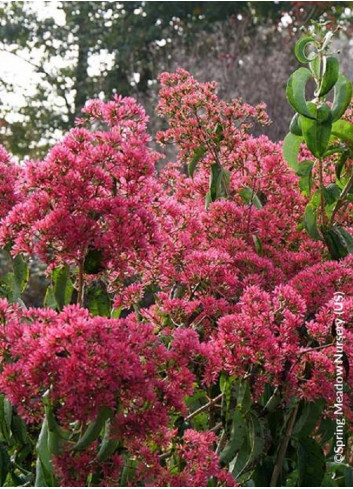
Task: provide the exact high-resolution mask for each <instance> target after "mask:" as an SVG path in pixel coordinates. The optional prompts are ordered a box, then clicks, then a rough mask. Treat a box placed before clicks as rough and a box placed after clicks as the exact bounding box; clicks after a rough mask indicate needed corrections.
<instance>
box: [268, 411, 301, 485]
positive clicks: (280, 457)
mask: <svg viewBox="0 0 353 489" xmlns="http://www.w3.org/2000/svg"><path fill="white" fill-rule="evenodd" d="M298 409H299V404H297V405H296V407H295V408H294V410H293V412H292V415H291V417H290V418H289V421H288V425H287V430H286V434H285V435H284V437H283V439H282V442H281V445H280V447H279V450H278V455H277V460H276V464H275V467H274V469H273V473H272V477H271V482H270V487H277V482H278V477H279V475H280V473H281V470H282V466H283V462H284V458H285V456H286V452H287V448H288V443H289V440H290V438H291V436H292V431H293V427H294V423H295V419H296V417H297V414H298Z"/></svg>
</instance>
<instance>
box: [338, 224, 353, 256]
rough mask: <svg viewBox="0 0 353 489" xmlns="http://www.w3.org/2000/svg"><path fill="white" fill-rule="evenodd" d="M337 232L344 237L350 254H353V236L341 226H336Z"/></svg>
mask: <svg viewBox="0 0 353 489" xmlns="http://www.w3.org/2000/svg"><path fill="white" fill-rule="evenodd" d="M336 229H337V231H338V232H339V234H340V235H341V236H342V239H343V241H344V243H345V248H346V250H347V253H348V254H351V253H353V236H352V235H351V234H350V233H348V231H346V230H345V229H343V228H342V227H340V226H336Z"/></svg>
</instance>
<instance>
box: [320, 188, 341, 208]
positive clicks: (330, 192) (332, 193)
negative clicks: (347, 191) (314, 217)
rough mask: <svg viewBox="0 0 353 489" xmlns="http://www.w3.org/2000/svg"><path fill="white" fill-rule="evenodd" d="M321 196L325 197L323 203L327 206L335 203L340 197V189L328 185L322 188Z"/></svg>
mask: <svg viewBox="0 0 353 489" xmlns="http://www.w3.org/2000/svg"><path fill="white" fill-rule="evenodd" d="M323 194H324V197H325V203H326V204H328V205H331V204H334V203H335V202H337V200H338V199H339V197H340V195H341V189H340V188H339V186H338V185H336V184H335V183H330V185H328V186H327V187H324V189H323Z"/></svg>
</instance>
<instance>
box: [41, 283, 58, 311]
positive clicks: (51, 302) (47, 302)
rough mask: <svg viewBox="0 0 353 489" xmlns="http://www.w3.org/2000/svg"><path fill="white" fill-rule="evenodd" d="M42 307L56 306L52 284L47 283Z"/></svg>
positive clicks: (52, 307)
mask: <svg viewBox="0 0 353 489" xmlns="http://www.w3.org/2000/svg"><path fill="white" fill-rule="evenodd" d="M43 305H44V307H50V308H51V309H56V308H57V302H56V299H55V295H54V287H53V285H49V286H48V288H47V290H46V292H45V296H44V301H43Z"/></svg>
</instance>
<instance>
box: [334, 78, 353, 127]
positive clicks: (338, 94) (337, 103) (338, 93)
mask: <svg viewBox="0 0 353 489" xmlns="http://www.w3.org/2000/svg"><path fill="white" fill-rule="evenodd" d="M351 99H352V83H351V81H350V80H349V79H348V78H347V77H346V76H344V75H342V74H340V75H339V76H338V80H337V83H336V85H335V89H334V98H333V105H332V120H333V121H337V120H338V119H340V118H341V117H342V116H343V114H344V113H345V112H346V109H347V107H348V105H349V104H350V102H351Z"/></svg>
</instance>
